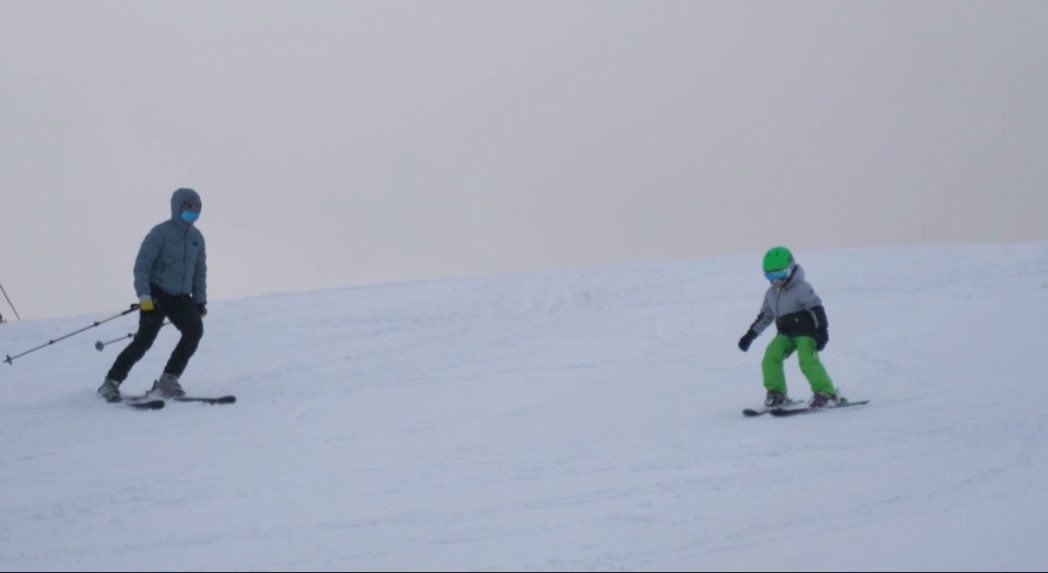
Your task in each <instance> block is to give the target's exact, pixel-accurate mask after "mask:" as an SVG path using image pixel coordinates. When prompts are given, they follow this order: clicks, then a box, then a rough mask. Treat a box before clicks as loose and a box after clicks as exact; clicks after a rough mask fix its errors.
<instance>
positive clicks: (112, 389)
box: [98, 377, 124, 403]
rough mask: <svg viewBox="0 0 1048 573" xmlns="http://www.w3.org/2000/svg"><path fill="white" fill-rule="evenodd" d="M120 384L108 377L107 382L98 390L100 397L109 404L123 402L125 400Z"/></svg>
mask: <svg viewBox="0 0 1048 573" xmlns="http://www.w3.org/2000/svg"><path fill="white" fill-rule="evenodd" d="M120 384H121V383H120V382H117V381H116V380H113V379H112V378H109V377H106V381H105V382H104V383H103V384H102V385H101V386H99V388H98V395H99V396H101V397H103V398H105V401H106V402H109V403H116V402H122V401H123V400H124V398H123V396H121V394H120Z"/></svg>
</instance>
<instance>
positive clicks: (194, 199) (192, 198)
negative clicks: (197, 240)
mask: <svg viewBox="0 0 1048 573" xmlns="http://www.w3.org/2000/svg"><path fill="white" fill-rule="evenodd" d="M203 206H204V205H203V203H202V202H201V201H200V194H199V193H197V192H196V191H194V190H192V189H189V188H188V187H183V188H181V189H178V190H177V191H175V193H174V194H173V195H171V218H172V219H174V220H175V221H177V222H179V223H182V224H186V223H185V221H183V220H182V210H183V208H184V207H188V208H189V210H191V211H197V212H200V210H201V209H202V208H203Z"/></svg>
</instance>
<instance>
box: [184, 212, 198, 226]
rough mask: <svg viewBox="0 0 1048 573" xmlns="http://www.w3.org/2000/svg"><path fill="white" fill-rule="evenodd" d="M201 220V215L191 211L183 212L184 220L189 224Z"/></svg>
mask: <svg viewBox="0 0 1048 573" xmlns="http://www.w3.org/2000/svg"><path fill="white" fill-rule="evenodd" d="M199 218H200V213H191V212H189V211H182V220H183V221H185V222H187V223H192V222H193V221H196V220H197V219H199Z"/></svg>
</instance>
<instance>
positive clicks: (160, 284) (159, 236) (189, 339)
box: [98, 188, 207, 402]
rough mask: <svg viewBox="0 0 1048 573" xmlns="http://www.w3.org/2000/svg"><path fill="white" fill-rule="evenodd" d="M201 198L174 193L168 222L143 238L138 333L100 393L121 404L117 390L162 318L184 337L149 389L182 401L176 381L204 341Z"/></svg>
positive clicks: (138, 274) (185, 191)
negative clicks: (202, 339) (169, 322)
mask: <svg viewBox="0 0 1048 573" xmlns="http://www.w3.org/2000/svg"><path fill="white" fill-rule="evenodd" d="M201 207H202V205H201V201H200V195H198V194H197V192H196V191H194V190H192V189H187V188H183V189H178V190H177V191H175V193H174V194H173V195H172V196H171V218H170V219H169V220H167V221H164V222H162V223H160V224H158V225H156V226H155V227H153V229H152V230H151V231H150V232H149V234H148V235H146V238H145V240H144V241H142V246H141V248H139V251H138V257H137V258H136V259H135V269H134V275H135V293H136V294H137V295H138V299H139V307H138V308H139V311H140V313H139V322H138V332H137V333H136V334H135V337H134V339H133V340H132V341H131V344H129V345H128V346H127V348H125V349H124V351H123V352H121V353H120V355H119V356H117V358H116V362H114V363H113V367H112V368H111V369H110V370H109V374H108V375H107V376H106V379H105V382H104V383H103V384H102V386H101V387H100V388H99V389H98V393H99V394H101V395H102V397H103V398H105V399H106V400H107V401H109V402H119V401H121V395H120V385H121V384H122V383H123V382H124V380H125V379H126V378H127V375H128V373H129V372H130V370H131V367H132V366H134V365H135V363H137V362H138V361H139V360H141V359H142V357H143V356H145V354H146V352H147V351H148V350H149V349H150V347H152V346H153V341H155V340H156V337H157V334H159V333H160V328H161V327H162V326H163V325H164V318H165V317H167V318H168V319H170V320H171V324H174V325H175V328H177V329H178V330H179V331H180V332H181V333H182V338H181V339H180V340H179V341H178V345H177V346H175V349H174V351H172V353H171V357H170V359H169V360H168V362H167V365H166V366H165V367H164V373H163V375H162V376H161V377H160V379H159V380H157V381H156V383H155V384H154V385H153V390H151V392H152V391H156V390H159V391H160V393H161V394H162V395H164V396H169V397H170V396H184V395H185V392H184V391H183V390H182V386H181V385H180V384H179V381H178V380H179V377H181V376H182V372H183V371H184V370H185V368H186V364H188V362H189V359H190V358H191V357H192V356H193V354H194V353H195V352H196V349H197V345H198V344H199V343H200V339H201V338H202V337H203V336H204V324H203V321H202V320H201V319H202V318H203V317H204V316H205V315H206V314H207V307H206V304H207V254H206V250H205V248H204V235H203V234H201V232H200V230H199V229H197V228H196V226H195V225H194V223H195V222H196V220H197V218H199V217H200V210H201Z"/></svg>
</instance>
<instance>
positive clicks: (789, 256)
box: [764, 247, 793, 273]
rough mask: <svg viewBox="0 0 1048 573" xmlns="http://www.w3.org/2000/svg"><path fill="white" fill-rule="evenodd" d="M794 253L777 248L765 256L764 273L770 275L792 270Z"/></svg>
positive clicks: (783, 248)
mask: <svg viewBox="0 0 1048 573" xmlns="http://www.w3.org/2000/svg"><path fill="white" fill-rule="evenodd" d="M792 263H793V253H791V252H790V250H789V249H787V248H786V247H775V248H774V249H771V250H770V251H768V252H767V253H766V254H765V255H764V272H766V273H770V272H774V271H781V270H783V269H788V268H790V265H791V264H792Z"/></svg>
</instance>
